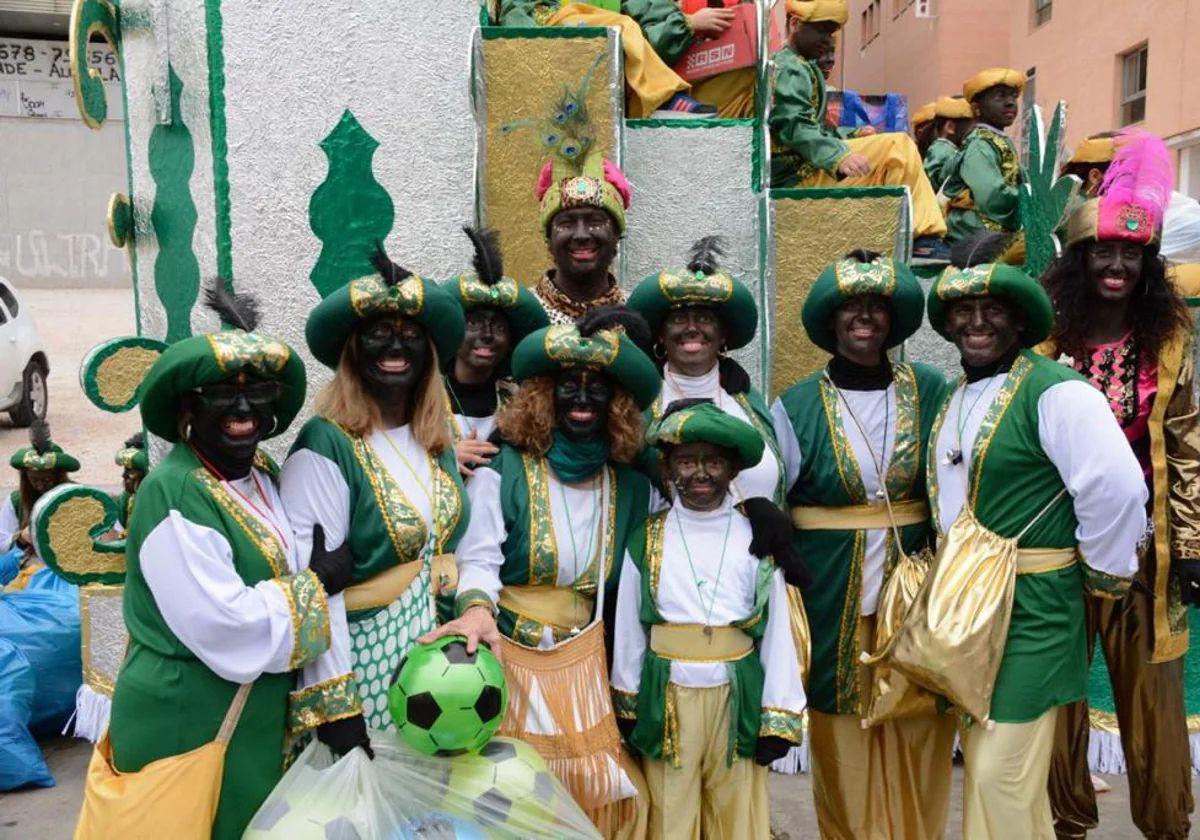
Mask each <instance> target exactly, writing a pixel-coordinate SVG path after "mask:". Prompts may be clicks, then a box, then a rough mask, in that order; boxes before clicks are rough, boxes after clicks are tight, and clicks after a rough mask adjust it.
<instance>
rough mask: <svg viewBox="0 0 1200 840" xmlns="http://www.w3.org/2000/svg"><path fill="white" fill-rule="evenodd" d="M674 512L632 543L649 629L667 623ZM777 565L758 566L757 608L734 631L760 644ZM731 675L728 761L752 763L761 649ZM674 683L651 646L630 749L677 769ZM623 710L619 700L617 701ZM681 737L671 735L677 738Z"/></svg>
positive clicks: (657, 517) (734, 665) (737, 663)
mask: <svg viewBox="0 0 1200 840" xmlns="http://www.w3.org/2000/svg"><path fill="white" fill-rule="evenodd" d="M669 513H670V510H669V509H668V510H664V511H661V512H659V513H656V514H654V515H653V516H651V517H649V518H648V519H646V520H645V521H644V522H643V524H642V525H641V526H640V527H639V528H638V529H637V530H636V531H635V532H634V533H633V535H632V537H631V539H630V541H629V557H630V559H631V560H632V561H633V563H634V565H636V566H637V569H638V572H639V573H640V576H641V582H642V607H641V616H640V618H641V622H642V626H643V627H645V628H646V629H647V632H649V628H651V627H653V626H654V625H656V624H665V623H667V622H666V621H665V620H664V619H663V617H662V614H661V613H659V611H658V581H659V571H660V570H661V568H662V561H663V528H664V525H665V524H666V521H667V515H668V514H669ZM774 573H775V565H774V564H773V563H772V562H771V561H770V560H762V561H760V562H759V564H758V574H757V579H756V581H755V593H754V607H753V609H752V610H751V611H750V614H749V615H747V616H746V617H745V618H743V619H742V620H741V621H738V622H736V623H735V624H733V625H732V626H734V627H737V628H739V629H740V630H742V631H743V632H744V633H745V634H746V635H747V636H749V637H750V638H752V639H754V640H756V641H758V640H760V639H762V637H763V633H765V632H766V629H767V601H768V597H769V595H770V592H771V576H772V575H773V574H774ZM726 667H727V668H728V670H729V690H730V710H729V737H728V741H727V747H726V755H727V757H728V758H732V757H733V756H735V755H736V756H738V757H740V758H754V753H755V748H756V747H757V744H758V735H759V729H760V727H761V724H762V717H763V709H762V694H763V683H764V681H765V679H766V676H765V674H764V672H763V666H762V661H761V660H760V658H759V655H758V649H757V646H756V648H755V650H754V651H752V652H751V653H750V654H749V655H747V656H743V657H742V658H741V659H735V660H733V661H732V662H728V663H726ZM670 681H671V660H670V659H668V658H666V657H664V656H660V655H659V654H657V653H656V652H655V651H654V649H653V648H651V647H650V646H647V647H646V651H645V653H644V655H643V657H642V675H641V681H640V682H639V684H638V694H637V699H636V704H637V705H636V712H635V716H636V718H637V724H636V726H635V727H634V729H633V734H632V735H631V736H630V743H632V744H633V746H635V747H637V749H638V750H639V751H640V752H641V753H642V754H643V755H645V756H646V757H648V758H651V759H654V760H656V761H669V762H671V763H672V764H673V766H675V767H678V766H679V755H678V752H677V750H676V749H674V748H675V747H677V741H676V737H669V738H668V737H664V731H665V730H666V728H667V726H668V721H667V718H668V713H667V685H668V683H670ZM617 702H618V705H620V700H619V699H618V700H617ZM677 734H678V733H673V735H674V736H677Z"/></svg>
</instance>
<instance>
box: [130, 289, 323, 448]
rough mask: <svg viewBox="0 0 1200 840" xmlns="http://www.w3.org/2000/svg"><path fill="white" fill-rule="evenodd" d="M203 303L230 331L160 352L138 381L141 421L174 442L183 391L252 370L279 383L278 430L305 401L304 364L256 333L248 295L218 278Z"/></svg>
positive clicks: (255, 317)
mask: <svg viewBox="0 0 1200 840" xmlns="http://www.w3.org/2000/svg"><path fill="white" fill-rule="evenodd" d="M206 302H207V304H208V306H209V307H210V308H211V309H213V310H214V311H215V312H216V313H217V314H218V315H219V316H220V317H221V320H222V321H223V322H224V323H225V324H227V325H231V326H232V327H233V328H232V329H223V330H220V331H219V332H212V333H207V334H205V335H194V336H192V337H191V338H185V339H183V340H182V341H177V342H175V343H174V344H172V345H171V346H170V347H168V348H167V349H166V350H164V351H163V353H162V355H161V356H159V357H158V360H157V361H156V362H155V363H154V364H153V365H152V366H151V368H150V370H149V371H148V372H147V373H146V378H145V380H144V381H143V382H142V390H141V402H140V404H139V407H140V408H141V412H142V423H143V424H144V425H145V426H146V428H147V429H149V430H150V432H151V433H153V434H155V435H158V436H159V437H161V438H163V439H164V440H168V441H171V442H172V443H174V442H176V441H178V440H179V401H180V398H181V397H183V396H184V395H185V394H188V393H190V392H192V391H194V390H195V389H196V388H201V387H203V386H205V385H211V384H213V383H215V382H220V381H222V380H224V379H228V378H229V377H231V376H235V375H237V374H239V373H243V372H244V373H252V374H255V375H256V376H261V377H263V378H265V379H274V380H278V381H279V383H280V384H281V385H282V386H283V389H282V392H281V393H280V396H279V399H278V400H277V401H276V403H275V419H276V421H277V422H276V424H275V428H274V429H272V430H270V431H269V432H268V433H267V434H264V435H263V437H265V438H269V437H274V436H275V435H278V434H282V433H283V431H284V430H285V429H287V427H288V426H289V425H290V424H291V422H292V420H294V419H295V417H296V414H297V413H299V411H300V407H301V406H302V405H304V395H305V391H306V390H307V387H308V379H307V377H306V376H305V373H304V362H303V361H301V360H300V357H299V356H297V355H296V352H295V351H294V350H292V348H291V347H289V346H288V345H287V344H285V343H284V342H282V341H279V340H278V339H274V338H270V337H268V336H265V335H261V334H259V333H257V332H255V331H254V330H255V328H256V327H257V325H258V311H257V304H256V303H255V301H254V299H253V298H252V297H250V296H248V295H231V294H229V293H228V292H226V291H225V288H224V285H223V284H222V282H221V281H220V280H218V281H216V282H214V283H213V285H212V286H210V287H209V288H208V289H207V290H206Z"/></svg>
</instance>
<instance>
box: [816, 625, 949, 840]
mask: <svg viewBox="0 0 1200 840" xmlns="http://www.w3.org/2000/svg"><path fill="white" fill-rule="evenodd" d="M874 638H875V617H874V616H867V617H862V618H860V619H859V620H858V644H859V650H869V649H872V648H873V646H874ZM858 685H859V696H860V697H865V696H866V692H868V691H869V690H870V668H868V667H866V666H861V665H860V667H859V674H858ZM954 733H955V718H954V716H953V715H948V714H947V715H929V716H922V717H911V718H902V719H900V720H889V721H885V722H884V723H881V724H879V725H878V726H872V727H871V728H870V729H863V728H862V722H861V719H860V718H859V716H858V715H830V714H824V713H822V712H818V711H814V710H813V709H809V710H808V744H809V752H810V754H811V756H812V774H813V779H812V783H813V800H814V803H815V805H816V810H817V827H818V828H819V829H820V832H821V837H823V838H826V840H890V839H891V838H906V840H907V838H912V840H927V839H928V838H938V837H941V836H942V835H943V834H944V833H945V830H946V819H947V817H948V811H949V807H950V782H951V775H952V772H953V768H952V761H953V758H954Z"/></svg>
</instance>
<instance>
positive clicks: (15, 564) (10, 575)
mask: <svg viewBox="0 0 1200 840" xmlns="http://www.w3.org/2000/svg"><path fill="white" fill-rule="evenodd" d="M24 556H25V551H24V549H20V548H10V549H9V550H8V551H0V587H4V586H8V584H9V583H11V582H12V580H13V579H14V578H15V577H16V576H17V575H18V574H19V573H20V571H21V558H22V557H24Z"/></svg>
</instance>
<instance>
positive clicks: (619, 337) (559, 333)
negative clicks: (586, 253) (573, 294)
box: [512, 316, 662, 411]
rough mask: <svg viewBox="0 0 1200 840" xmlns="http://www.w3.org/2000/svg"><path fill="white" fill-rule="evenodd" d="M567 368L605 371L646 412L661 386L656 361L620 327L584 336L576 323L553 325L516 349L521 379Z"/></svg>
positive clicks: (514, 369) (515, 360)
mask: <svg viewBox="0 0 1200 840" xmlns="http://www.w3.org/2000/svg"><path fill="white" fill-rule="evenodd" d="M586 318H587V316H584V319H586ZM565 368H587V369H588V370H599V371H604V372H605V373H607V374H608V375H609V376H611V377H612V378H613V379H614V380H616V382H617V384H619V385H620V386H621V387H622V388H624V389H625V390H626V391H628V392H629V394H630V396H632V397H633V400H634V402H636V403H637V404H638V407H639V408H641V409H642V410H643V411H644V410H646V409H647V408H649V407H650V405H651V404H652V403H653V402H654V399H655V397H657V396H658V391H659V388H661V387H662V378H661V377H660V376H659V373H658V368H656V367H655V366H654V362H653V361H651V359H650V357H649V356H647V355H646V354H645V353H643V352H642V351H641V350H639V349H638V346H637V345H636V344H634V343H633V342H632V341H631V340H630V339H629V337H628V336H626V335H625V333H624V331H623V330H621V329H616V328H603V327H602V328H599V329H596V330H595V332H592V333H590V334H588V335H581V334H580V331H579V327H578V326H576V325H575V324H554V325H552V326H549V327H544V328H542V329H540V330H538V331H537V332H534V333H531V334H530V335H528V336H526V338H525V339H524V340H523V341H522V342H521V343H520V344H518V345H517V349H516V350H514V351H513V355H512V372H513V376H514V377H515V378H516V379H518V380H522V379H528V378H529V377H531V376H539V375H541V374H552V373H557V372H558V371H560V370H563V369H565Z"/></svg>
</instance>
